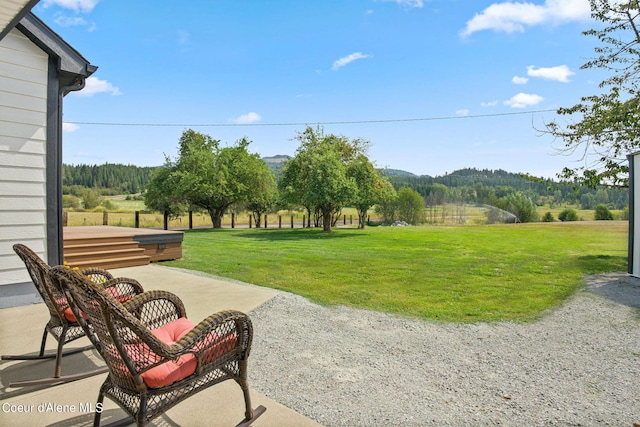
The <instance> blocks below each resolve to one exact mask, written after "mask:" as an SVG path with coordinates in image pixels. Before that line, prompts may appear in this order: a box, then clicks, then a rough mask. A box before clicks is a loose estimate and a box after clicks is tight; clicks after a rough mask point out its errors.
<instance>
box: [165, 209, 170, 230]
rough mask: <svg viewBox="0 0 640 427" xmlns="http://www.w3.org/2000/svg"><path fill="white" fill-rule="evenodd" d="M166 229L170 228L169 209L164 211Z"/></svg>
mask: <svg viewBox="0 0 640 427" xmlns="http://www.w3.org/2000/svg"><path fill="white" fill-rule="evenodd" d="M164 229H165V230H168V229H169V212H168V211H164Z"/></svg>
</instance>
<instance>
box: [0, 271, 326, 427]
mask: <svg viewBox="0 0 640 427" xmlns="http://www.w3.org/2000/svg"><path fill="white" fill-rule="evenodd" d="M111 272H112V273H113V274H114V276H118V277H131V278H134V279H136V280H138V281H139V282H140V283H141V284H142V285H143V286H144V288H145V290H151V289H163V290H167V291H170V292H173V293H175V294H176V295H178V296H179V297H180V298H181V299H182V300H183V301H184V304H185V307H186V308H187V315H188V316H189V318H190V319H191V320H193V321H194V322H196V323H197V322H199V321H200V320H201V319H203V318H205V317H207V316H208V315H209V314H212V313H214V312H217V311H220V310H224V309H235V310H240V311H243V312H249V311H251V310H253V309H254V308H256V307H258V306H260V305H261V304H263V303H264V302H266V301H268V300H269V299H271V298H273V297H274V296H275V291H273V290H270V289H265V288H260V287H257V286H251V285H246V284H242V283H237V282H233V281H227V280H220V279H213V278H210V277H203V276H199V275H195V274H191V273H188V272H183V271H179V270H175V269H170V268H166V267H162V266H159V265H153V264H152V265H147V266H142V267H129V268H121V269H116V270H111ZM47 320H48V313H47V310H46V307H45V306H44V304H35V305H29V306H24V307H16V308H8V309H2V310H0V325H2V329H1V332H0V349H1V350H0V352H1V353H2V354H25V353H30V354H33V353H37V351H38V349H39V345H40V339H41V337H42V330H43V327H44V325H45V324H46V322H47ZM254 332H255V334H265V333H268V325H260V324H256V323H255V322H254ZM55 344H56V341H55V339H53V337H49V338H48V339H47V349H48V350H49V351H53V350H54V349H55ZM87 344H89V340H88V339H86V338H82V339H80V340H78V341H75V342H73V343H70V344H69V345H67V346H65V349H66V350H68V349H70V348H74V347H81V346H84V345H87ZM54 366H55V359H51V360H47V361H2V362H0V425H3V426H9V425H20V426H60V427H61V426H90V425H92V423H93V412H92V408H93V407H94V405H95V400H96V398H97V395H98V389H99V387H100V385H101V384H102V382H103V381H104V378H105V375H106V374H102V375H97V376H94V377H91V378H88V379H84V380H79V381H75V382H71V383H66V384H61V385H57V386H53V387H51V386H50V387H42V386H39V387H25V388H10V387H8V384H9V383H10V382H12V381H17V380H22V379H37V378H42V377H49V376H51V375H52V374H53V369H54ZM100 366H104V362H103V361H102V360H101V359H100V356H99V355H98V353H97V352H96V351H95V350H92V351H86V352H83V353H79V354H74V355H71V356H67V357H65V358H64V359H63V362H62V374H63V375H68V374H73V373H79V372H83V371H87V370H91V369H95V368H96V367H100ZM277 380H278V379H277V378H274V381H277ZM249 384H251V358H249ZM251 397H252V403H253V406H254V407H257V406H258V405H263V406H265V407H266V408H267V412H266V413H265V414H264V415H262V417H260V418H259V419H258V420H256V421H255V423H254V424H253V425H254V426H256V427H269V426H278V427H287V426H300V427H305V426H309V427H312V426H319V424H318V423H316V422H315V421H313V420H310V419H308V418H306V417H304V416H302V415H300V414H298V413H296V412H294V411H292V410H291V409H289V408H287V407H285V406H283V405H281V404H279V403H277V402H275V401H273V400H271V399H269V398H267V397H266V396H263V395H261V394H259V393H257V392H255V391H253V390H252V391H251ZM124 417H125V413H124V411H122V410H121V409H120V408H119V407H118V406H117V405H115V404H114V403H113V402H111V401H110V400H108V399H105V406H104V411H103V415H102V424H103V425H107V424H108V423H110V422H114V421H118V420H120V419H122V418H124ZM243 417H244V400H243V397H242V392H241V390H240V387H238V386H237V385H236V384H235V382H232V381H226V382H224V383H222V384H219V385H216V386H214V387H212V388H209V389H207V390H205V391H203V392H201V393H199V394H197V395H195V396H193V397H191V398H189V399H187V400H186V401H184V402H183V403H181V404H179V405H177V406H176V407H174V408H172V409H171V410H169V411H168V412H167V413H166V414H164V415H163V416H161V417H159V418H157V419H155V420H154V422H153V423H152V425H154V426H200V425H203V426H205V425H206V426H235V425H236V424H237V423H239V422H240V421H242V418H243ZM132 425H133V423H132Z"/></svg>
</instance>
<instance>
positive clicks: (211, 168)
mask: <svg viewBox="0 0 640 427" xmlns="http://www.w3.org/2000/svg"><path fill="white" fill-rule="evenodd" d="M249 144H250V142H249V141H248V140H246V139H244V138H243V139H241V140H239V141H238V142H237V143H236V144H235V145H233V146H229V147H224V148H221V147H220V141H218V140H214V139H213V138H211V137H210V136H209V135H205V134H202V133H199V132H196V131H194V130H192V129H187V130H185V131H184V132H183V133H182V136H181V137H180V141H179V147H178V148H179V150H178V158H177V159H176V161H175V163H174V165H175V166H173V167H171V168H168V170H169V172H167V175H165V176H163V179H162V180H159V184H161V185H162V188H164V189H166V190H167V191H166V193H165V196H166V197H167V199H165V201H169V202H171V203H173V201H174V200H175V201H177V202H178V203H179V204H187V205H190V206H195V207H198V208H201V209H204V210H206V211H207V212H208V213H209V216H210V217H211V222H212V224H213V228H221V227H222V217H223V216H224V214H225V212H226V211H227V209H228V208H229V206H231V205H232V204H234V203H239V204H240V203H247V202H249V201H250V200H251V199H252V198H253V199H256V198H259V196H258V195H257V194H256V192H259V191H261V189H262V187H261V185H259V184H260V183H259V182H258V181H259V179H260V177H261V175H260V173H262V172H264V171H263V170H261V169H260V163H259V162H262V164H263V165H264V162H263V161H262V160H261V159H260V158H259V156H258V155H257V154H250V153H249V152H248V150H247V147H248V146H249ZM160 201H162V199H160Z"/></svg>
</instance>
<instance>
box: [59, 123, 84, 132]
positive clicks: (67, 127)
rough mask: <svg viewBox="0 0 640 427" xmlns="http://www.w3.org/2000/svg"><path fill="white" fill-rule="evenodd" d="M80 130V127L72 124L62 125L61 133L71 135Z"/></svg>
mask: <svg viewBox="0 0 640 427" xmlns="http://www.w3.org/2000/svg"><path fill="white" fill-rule="evenodd" d="M78 129H80V126H78V125H75V124H73V123H62V131H63V132H68V133H72V132H75V131H77V130H78Z"/></svg>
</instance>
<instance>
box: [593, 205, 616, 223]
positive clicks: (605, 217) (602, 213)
mask: <svg viewBox="0 0 640 427" xmlns="http://www.w3.org/2000/svg"><path fill="white" fill-rule="evenodd" d="M594 219H595V220H596V221H610V220H613V214H612V213H611V211H610V210H609V208H608V207H607V205H598V206H596V211H595V214H594Z"/></svg>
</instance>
